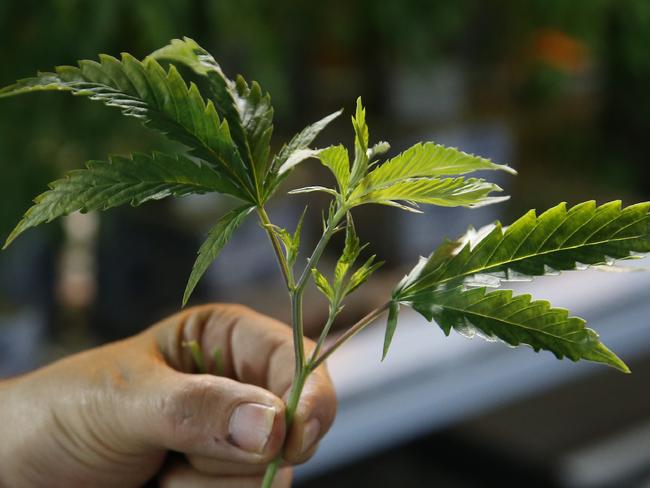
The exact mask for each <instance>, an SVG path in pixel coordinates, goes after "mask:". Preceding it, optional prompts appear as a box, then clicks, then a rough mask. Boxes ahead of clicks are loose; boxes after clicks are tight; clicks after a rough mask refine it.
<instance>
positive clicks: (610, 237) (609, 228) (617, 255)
mask: <svg viewBox="0 0 650 488" xmlns="http://www.w3.org/2000/svg"><path fill="white" fill-rule="evenodd" d="M648 210H650V203H640V204H636V205H631V206H629V207H626V208H621V202H620V201H614V202H610V203H606V204H604V205H601V206H596V203H595V202H593V201H588V202H584V203H581V204H579V205H576V206H574V207H572V208H571V209H569V210H567V208H566V204H564V203H562V204H560V205H557V206H556V207H553V208H551V209H549V210H547V211H546V212H544V213H542V214H541V215H540V216H539V217H537V215H536V214H535V211H533V210H531V211H529V212H527V213H526V214H525V215H524V216H523V217H521V218H520V219H519V220H517V221H516V222H515V223H513V224H512V225H511V226H509V227H508V228H507V229H506V230H505V231H504V229H503V227H502V226H501V224H500V223H499V222H496V223H495V224H494V225H493V226H492V230H491V231H490V232H488V233H487V234H485V233H483V234H484V235H483V236H481V233H476V232H475V231H473V230H470V232H469V233H468V235H466V236H464V237H463V238H461V239H459V240H458V241H456V242H450V241H447V242H445V243H444V244H443V245H442V246H440V247H439V248H438V249H437V250H436V251H435V252H434V253H433V254H432V255H431V256H430V257H429V258H428V259H424V258H423V259H421V261H420V262H419V263H418V265H417V266H416V267H415V268H414V269H413V270H412V271H411V272H410V273H409V274H408V275H407V276H406V277H405V278H404V279H403V280H402V282H401V283H400V284H399V285H398V286H397V288H396V289H395V291H394V292H393V301H394V302H400V303H406V304H409V305H411V306H413V308H414V309H415V310H417V311H418V312H420V313H421V314H422V315H424V316H425V317H427V318H428V319H429V320H432V319H435V320H436V322H438V324H439V325H440V326H441V327H442V328H443V330H445V333H447V334H448V333H449V331H450V330H451V328H454V329H457V330H460V331H464V330H465V329H468V330H472V331H473V330H474V329H477V330H479V331H480V332H482V333H483V334H484V335H486V336H488V337H498V338H500V339H502V340H504V341H505V342H507V343H508V344H511V345H518V344H519V343H524V344H529V345H531V346H532V347H533V349H535V350H540V349H544V350H549V351H551V352H553V353H554V354H555V355H556V356H558V357H563V356H566V357H569V358H571V359H573V360H578V359H588V360H591V361H598V362H604V363H607V364H609V365H611V366H614V367H616V368H618V369H620V370H626V368H627V367H626V366H624V365H623V363H622V362H621V361H620V360H619V359H618V358H617V357H616V356H615V355H614V354H613V353H611V352H610V351H608V350H607V349H606V348H605V347H604V346H602V344H600V343H599V342H598V335H597V334H595V333H594V332H593V331H591V330H590V329H586V328H585V327H584V321H583V320H582V319H578V318H575V317H572V318H568V316H567V312H566V311H564V310H559V309H551V308H550V305H549V304H548V303H547V302H543V301H535V302H531V299H530V296H528V295H524V296H521V297H512V294H511V293H510V292H509V291H499V292H494V293H488V294H486V293H485V288H484V285H488V286H492V287H498V286H500V285H501V284H502V282H504V281H509V280H521V279H526V278H528V277H532V276H539V275H544V274H557V273H558V272H559V271H565V270H575V269H585V268H586V267H587V266H588V265H599V264H612V263H613V262H614V260H615V259H626V258H630V257H634V256H635V255H636V254H637V253H642V252H648V251H650V215H649V214H648ZM477 286H478V287H480V288H478V291H476V289H468V288H471V287H477ZM542 319H543V320H542ZM391 327H394V324H391ZM389 343H390V341H389Z"/></svg>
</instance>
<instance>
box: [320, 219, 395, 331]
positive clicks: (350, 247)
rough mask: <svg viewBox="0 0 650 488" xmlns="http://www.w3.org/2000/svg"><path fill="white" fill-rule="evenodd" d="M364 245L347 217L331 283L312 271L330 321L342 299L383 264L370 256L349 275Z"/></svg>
mask: <svg viewBox="0 0 650 488" xmlns="http://www.w3.org/2000/svg"><path fill="white" fill-rule="evenodd" d="M366 245H367V244H366ZM366 245H363V246H362V245H361V240H360V239H359V236H358V235H357V233H356V230H355V228H354V222H353V220H352V217H351V216H349V215H348V220H347V225H346V230H345V244H344V246H343V250H342V252H341V256H340V257H339V259H338V260H337V261H336V265H335V266H334V276H333V277H332V282H331V283H330V282H329V281H328V280H327V278H325V276H323V274H322V273H321V272H320V271H318V270H317V269H316V268H313V269H312V274H313V277H314V282H315V283H316V286H317V287H318V289H319V290H320V291H321V292H322V293H323V294H324V295H325V296H326V297H327V299H328V300H329V302H330V321H331V320H333V319H334V317H336V315H337V314H338V313H339V312H340V310H341V302H342V301H343V299H344V298H345V297H346V296H348V295H349V294H351V293H352V292H354V291H355V290H356V289H357V288H359V287H360V286H361V285H362V284H363V283H365V282H366V281H367V280H368V279H369V278H370V276H371V275H372V274H373V273H374V272H375V271H376V270H377V269H379V268H380V267H381V266H382V265H383V264H384V262H383V261H379V262H375V258H376V256H375V255H372V256H370V257H369V258H368V259H367V260H366V261H365V262H364V263H363V264H362V265H361V266H359V267H358V268H357V269H356V270H355V271H354V272H353V273H352V274H351V275H350V271H351V270H352V267H353V266H354V264H355V263H356V261H357V259H358V258H359V254H360V253H361V251H362V250H363V249H364V248H365V247H366Z"/></svg>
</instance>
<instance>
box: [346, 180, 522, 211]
mask: <svg viewBox="0 0 650 488" xmlns="http://www.w3.org/2000/svg"><path fill="white" fill-rule="evenodd" d="M493 191H496V192H500V191H503V190H502V189H501V188H500V187H499V186H498V185H495V184H494V183H488V182H487V181H485V180H483V179H480V178H467V179H466V178H462V177H459V178H444V179H439V178H431V179H428V178H414V179H411V180H402V181H400V182H398V183H394V184H393V185H391V186H387V187H385V188H381V189H376V190H374V191H371V192H368V193H365V194H363V195H360V196H358V197H356V198H355V197H351V199H350V205H352V206H357V205H363V204H366V203H378V204H382V205H390V206H394V207H400V208H403V209H405V210H410V211H415V212H419V210H417V208H415V207H414V206H413V204H414V203H426V204H430V205H438V206H441V207H459V206H463V207H471V208H476V207H482V206H484V205H490V204H492V203H498V202H502V201H504V200H507V199H508V198H510V197H507V196H506V197H491V196H489V194H490V193H491V192H493ZM400 200H401V201H405V202H408V205H403V204H400V203H398V201H400Z"/></svg>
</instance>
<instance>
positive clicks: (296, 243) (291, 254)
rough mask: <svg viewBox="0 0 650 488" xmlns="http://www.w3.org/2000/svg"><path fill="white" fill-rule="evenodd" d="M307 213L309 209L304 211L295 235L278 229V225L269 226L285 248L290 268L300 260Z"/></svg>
mask: <svg viewBox="0 0 650 488" xmlns="http://www.w3.org/2000/svg"><path fill="white" fill-rule="evenodd" d="M306 213H307V207H305V210H303V212H302V214H301V215H300V219H299V220H298V224H297V225H296V229H295V230H294V232H293V234H291V233H289V232H288V231H287V230H286V229H283V228H281V227H278V226H277V225H273V224H267V227H269V228H270V230H271V232H273V233H274V234H275V235H276V236H277V237H278V239H280V242H282V245H283V246H284V253H285V256H286V258H287V263H288V264H289V267H293V265H294V264H296V259H297V258H298V251H299V250H300V235H301V233H302V223H303V222H304V220H305V214H306Z"/></svg>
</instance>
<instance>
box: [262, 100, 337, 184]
mask: <svg viewBox="0 0 650 488" xmlns="http://www.w3.org/2000/svg"><path fill="white" fill-rule="evenodd" d="M341 113H343V111H342V110H339V111H338V112H334V113H333V114H330V115H328V116H326V117H323V118H322V119H321V120H319V121H317V122H314V123H313V124H312V125H309V126H307V127H305V128H304V129H303V130H301V131H300V132H299V133H298V134H296V135H295V136H293V137H292V138H291V140H290V141H289V142H288V143H287V144H285V145H284V146H282V148H281V149H280V151H278V153H277V154H276V155H275V157H274V158H273V161H272V162H271V171H270V172H271V176H270V177H269V178H267V180H266V182H265V185H264V187H265V191H266V192H267V195H271V194H272V193H273V191H274V190H275V189H276V188H277V187H278V185H279V184H280V182H281V181H282V179H283V178H285V177H286V176H287V175H288V174H289V172H290V170H292V169H293V168H294V167H295V166H296V165H298V164H299V163H301V162H303V161H304V160H305V159H308V158H310V157H314V156H316V155H317V154H318V152H319V151H320V150H318V149H316V150H314V149H309V145H310V144H311V143H312V142H314V140H315V139H316V136H318V134H319V133H320V132H321V131H322V130H323V129H325V127H327V126H328V125H329V123H330V122H332V121H333V120H334V119H336V118H337V117H338V116H339V115H341Z"/></svg>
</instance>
